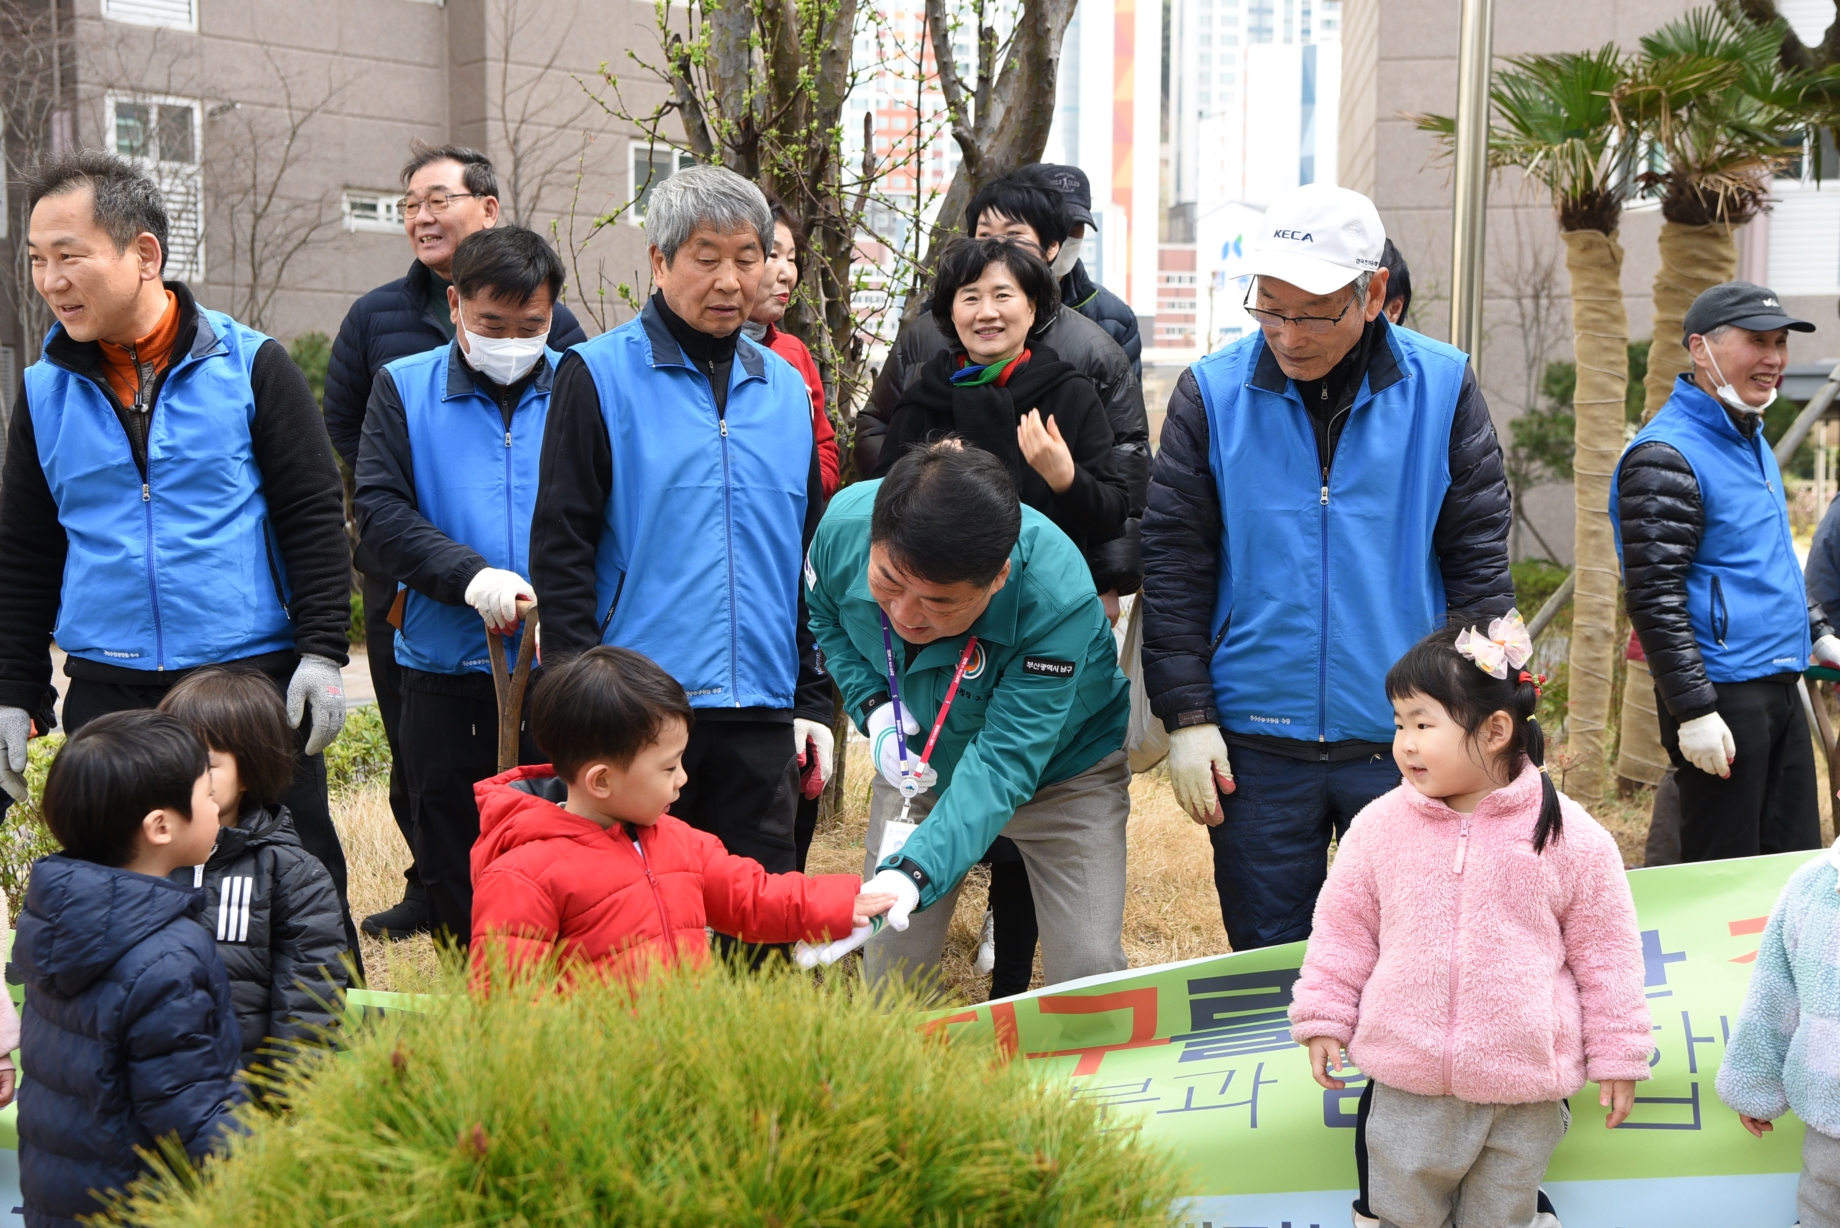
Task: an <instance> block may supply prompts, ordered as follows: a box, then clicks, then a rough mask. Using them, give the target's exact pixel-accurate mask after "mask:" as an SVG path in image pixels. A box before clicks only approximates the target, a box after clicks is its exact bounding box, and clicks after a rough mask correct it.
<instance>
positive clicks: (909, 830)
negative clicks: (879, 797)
mask: <svg viewBox="0 0 1840 1228" xmlns="http://www.w3.org/2000/svg"><path fill="white" fill-rule="evenodd" d="M917 826H919V824H917V823H903V822H901V821H900V820H899V819H890V820H888V822H886V823H884V824H882V847H881V850H880V851H879V852H877V853H876V855H875V859H876V861H877V862H883V861H887V860H888V859H889V858H890V857H893V856H894V855H895V854H896V853H898V852H900V851H901V850H902V849H903V848H905V847H906V845H907V838H908V837H909V836H911V835H913V834H914V828H915V827H917Z"/></svg>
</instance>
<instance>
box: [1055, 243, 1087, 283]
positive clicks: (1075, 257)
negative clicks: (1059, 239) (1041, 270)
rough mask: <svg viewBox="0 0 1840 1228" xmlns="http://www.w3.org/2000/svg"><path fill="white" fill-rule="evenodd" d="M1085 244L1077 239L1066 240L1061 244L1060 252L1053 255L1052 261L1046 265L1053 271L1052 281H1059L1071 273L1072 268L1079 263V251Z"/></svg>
mask: <svg viewBox="0 0 1840 1228" xmlns="http://www.w3.org/2000/svg"><path fill="white" fill-rule="evenodd" d="M1085 246H1086V244H1085V243H1084V242H1082V241H1081V240H1079V239H1068V240H1067V241H1066V242H1065V243H1063V244H1061V250H1060V251H1058V252H1055V253H1054V260H1053V262H1052V263H1051V264H1049V265H1048V267H1049V268H1051V269H1053V270H1054V279H1055V280H1056V281H1059V280H1060V279H1061V278H1063V277H1065V276H1067V274H1069V273H1071V272H1073V266H1074V265H1076V264H1078V263H1079V262H1080V249H1081V248H1083V247H1085Z"/></svg>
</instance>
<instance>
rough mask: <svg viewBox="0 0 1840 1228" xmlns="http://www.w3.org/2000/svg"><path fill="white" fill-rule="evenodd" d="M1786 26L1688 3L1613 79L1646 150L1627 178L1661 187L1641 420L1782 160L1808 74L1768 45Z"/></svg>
mask: <svg viewBox="0 0 1840 1228" xmlns="http://www.w3.org/2000/svg"><path fill="white" fill-rule="evenodd" d="M1786 29H1787V27H1786V26H1785V25H1784V24H1783V23H1782V22H1781V21H1780V20H1779V21H1776V22H1772V23H1770V24H1768V25H1753V24H1751V23H1749V22H1741V21H1734V20H1733V19H1732V18H1731V17H1729V16H1727V15H1726V13H1725V12H1724V11H1723V10H1720V9H1716V8H1703V9H1695V10H1693V11H1692V12H1690V13H1688V14H1686V16H1684V17H1681V18H1679V19H1678V20H1675V21H1671V22H1669V23H1668V24H1667V25H1665V26H1662V27H1661V28H1660V29H1659V30H1656V31H1655V32H1654V33H1653V34H1650V35H1648V36H1647V37H1645V38H1644V39H1643V40H1642V53H1641V55H1640V56H1639V57H1638V58H1637V60H1636V63H1635V65H1634V67H1633V70H1632V72H1631V74H1630V76H1629V79H1628V80H1626V81H1624V82H1623V83H1622V84H1621V85H1620V86H1619V87H1618V88H1617V90H1616V94H1615V96H1614V99H1613V101H1614V103H1615V105H1616V109H1617V114H1618V120H1619V122H1620V124H1621V126H1622V131H1623V139H1624V140H1626V141H1629V142H1631V143H1640V144H1642V145H1644V146H1645V147H1646V149H1647V150H1648V151H1649V156H1650V159H1651V162H1652V165H1651V166H1650V168H1649V169H1647V170H1645V171H1643V172H1642V173H1641V174H1640V175H1639V176H1638V182H1639V183H1640V184H1641V187H1642V189H1643V190H1644V191H1646V192H1647V193H1649V194H1651V195H1655V196H1659V197H1660V198H1661V217H1662V223H1661V242H1660V255H1661V266H1660V269H1659V270H1658V271H1657V272H1656V274H1655V324H1654V327H1655V333H1654V336H1655V341H1656V344H1655V346H1654V348H1653V349H1652V350H1651V351H1650V353H1649V360H1648V376H1647V378H1646V380H1645V381H1644V383H1645V391H1646V396H1645V397H1644V411H1643V418H1644V420H1646V419H1648V418H1652V417H1654V415H1655V413H1656V411H1658V410H1659V409H1660V408H1661V406H1662V405H1663V404H1664V403H1666V401H1667V399H1668V397H1669V396H1671V395H1673V391H1674V380H1675V377H1676V376H1678V375H1680V374H1681V373H1683V372H1685V371H1687V370H1689V369H1690V368H1691V363H1690V362H1689V361H1688V359H1687V352H1686V348H1685V347H1684V346H1681V345H1679V344H1677V339H1678V338H1679V336H1680V324H1681V320H1682V319H1683V318H1684V317H1685V315H1686V313H1687V308H1688V307H1691V306H1692V305H1693V300H1694V299H1695V298H1697V297H1698V296H1699V295H1700V294H1701V292H1703V291H1705V290H1707V289H1710V288H1711V287H1713V286H1716V285H1718V284H1719V283H1721V282H1726V281H1730V280H1731V279H1732V278H1733V277H1735V276H1737V271H1738V249H1737V245H1736V243H1734V242H1733V239H1732V232H1733V231H1734V230H1736V229H1737V228H1738V227H1739V226H1742V225H1744V224H1745V223H1746V222H1748V221H1750V220H1751V219H1752V218H1754V217H1756V216H1757V214H1758V213H1760V212H1762V210H1763V208H1764V206H1765V205H1766V204H1767V203H1768V202H1769V196H1770V181H1771V179H1772V178H1773V177H1774V176H1775V174H1776V172H1777V171H1778V170H1779V169H1780V168H1781V167H1782V166H1783V164H1784V163H1785V162H1786V161H1787V160H1788V159H1787V156H1786V155H1787V149H1786V148H1785V146H1784V143H1783V142H1784V137H1785V136H1786V135H1787V134H1789V133H1790V132H1791V131H1793V130H1794V129H1796V128H1799V127H1800V126H1801V123H1802V121H1801V120H1800V118H1799V117H1798V114H1797V111H1798V109H1799V105H1800V103H1801V101H1802V94H1803V92H1804V91H1805V89H1806V88H1807V83H1805V82H1803V81H1800V80H1798V79H1797V78H1796V77H1792V76H1791V75H1790V74H1789V73H1787V72H1786V71H1785V70H1784V69H1783V67H1782V64H1781V61H1780V60H1778V59H1777V55H1776V52H1777V49H1778V48H1779V47H1780V46H1781V45H1782V41H1783V35H1784V32H1785V30H1786Z"/></svg>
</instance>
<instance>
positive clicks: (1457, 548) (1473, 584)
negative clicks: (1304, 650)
mask: <svg viewBox="0 0 1840 1228" xmlns="http://www.w3.org/2000/svg"><path fill="white" fill-rule="evenodd" d="M1389 327H1390V326H1389V325H1388V324H1387V323H1386V319H1385V317H1384V316H1382V317H1379V318H1377V319H1375V320H1374V321H1373V322H1372V323H1370V324H1369V325H1368V326H1367V330H1366V332H1365V333H1364V334H1363V336H1362V339H1361V341H1360V342H1359V343H1358V344H1357V346H1356V348H1355V351H1354V352H1353V353H1354V354H1355V355H1357V356H1358V359H1357V362H1356V363H1355V364H1353V365H1351V366H1347V367H1346V368H1345V369H1344V368H1342V367H1338V368H1337V370H1336V371H1335V372H1333V373H1332V378H1331V379H1330V380H1329V381H1328V387H1329V390H1330V396H1329V398H1328V401H1329V403H1330V404H1332V405H1333V404H1338V403H1339V404H1342V405H1343V406H1346V405H1347V404H1348V403H1350V402H1352V400H1353V398H1354V396H1355V395H1356V393H1358V391H1359V389H1360V387H1361V383H1362V381H1363V380H1366V381H1367V384H1368V387H1369V388H1370V389H1371V390H1373V391H1375V392H1378V391H1379V390H1380V389H1382V388H1385V387H1388V386H1390V385H1391V384H1393V383H1396V382H1397V381H1398V380H1400V379H1401V378H1403V376H1402V374H1401V372H1400V370H1399V366H1398V364H1397V362H1396V361H1395V360H1394V358H1393V351H1392V347H1391V346H1389V345H1388V344H1387V342H1386V333H1387V330H1388V328H1389ZM1252 382H1253V383H1254V384H1255V385H1257V386H1259V387H1262V388H1276V389H1280V390H1281V389H1283V388H1284V387H1285V386H1286V384H1287V383H1288V382H1289V378H1288V377H1287V376H1286V375H1285V374H1284V373H1283V371H1282V370H1281V369H1280V368H1279V367H1278V364H1277V360H1276V358H1275V357H1273V355H1272V353H1271V350H1270V349H1269V348H1267V349H1266V350H1265V352H1264V354H1263V356H1262V357H1261V358H1260V360H1259V363H1258V366H1257V367H1256V368H1255V369H1254V372H1253V381H1252ZM1322 386H1323V381H1313V382H1312V383H1311V384H1310V386H1309V387H1308V388H1306V389H1304V390H1303V391H1315V392H1316V393H1317V394H1318V395H1317V398H1316V399H1318V400H1321V397H1320V392H1321V390H1322ZM1311 416H1312V418H1313V419H1316V425H1317V428H1318V432H1317V438H1318V448H1319V449H1320V450H1321V459H1322V461H1323V463H1324V464H1325V465H1327V464H1328V463H1329V462H1330V461H1331V460H1332V459H1333V458H1334V449H1335V446H1336V444H1337V443H1338V442H1339V439H1340V432H1339V430H1337V429H1333V415H1331V416H1330V418H1329V419H1328V420H1323V419H1322V418H1321V417H1320V416H1319V415H1317V414H1312V415H1311ZM1343 420H1344V421H1345V417H1344V419H1343ZM1449 463H1450V487H1449V489H1448V490H1447V491H1445V494H1444V502H1443V505H1442V506H1441V507H1440V508H1439V509H1438V518H1437V524H1436V525H1435V526H1434V527H1433V529H1432V539H1431V540H1432V550H1433V551H1434V552H1435V553H1436V555H1437V561H1438V571H1439V573H1440V574H1441V575H1442V576H1443V580H1444V604H1445V608H1446V610H1447V611H1448V616H1449V618H1450V620H1451V621H1452V622H1453V623H1454V622H1461V623H1464V624H1469V623H1481V624H1485V625H1486V622H1487V620H1488V619H1489V618H1491V617H1494V616H1496V615H1500V614H1505V613H1506V612H1507V611H1508V610H1510V609H1512V608H1513V606H1514V579H1513V576H1512V575H1511V573H1510V572H1509V570H1508V525H1509V520H1510V517H1511V509H1512V503H1511V499H1510V495H1509V492H1508V481H1507V477H1506V474H1505V472H1504V469H1503V463H1502V456H1501V444H1500V442H1499V441H1498V440H1497V439H1496V437H1495V426H1494V424H1493V423H1492V422H1491V421H1490V420H1489V407H1488V404H1487V403H1486V402H1485V401H1484V400H1483V398H1482V389H1481V388H1480V387H1479V386H1478V385H1477V383H1476V374H1475V371H1474V370H1473V369H1466V370H1465V371H1464V373H1463V384H1462V387H1461V388H1460V389H1459V390H1458V392H1457V404H1456V408H1455V412H1454V414H1453V416H1452V418H1451V423H1450V462H1449ZM1223 531H1224V526H1223V524H1222V522H1221V515H1220V499H1219V494H1218V491H1217V488H1216V487H1215V484H1214V472H1213V468H1212V466H1211V465H1210V463H1209V460H1208V419H1207V410H1206V408H1205V407H1204V406H1203V405H1202V402H1201V389H1200V387H1199V386H1198V385H1197V384H1196V382H1195V373H1194V371H1193V369H1190V370H1187V371H1184V372H1183V373H1182V377H1181V378H1180V379H1179V380H1177V381H1176V388H1175V392H1174V393H1173V394H1172V395H1171V396H1170V398H1169V415H1168V417H1167V418H1166V419H1165V420H1164V422H1163V437H1162V445H1161V447H1160V448H1159V449H1158V450H1157V454H1156V464H1155V466H1154V468H1153V469H1152V470H1151V474H1150V502H1149V507H1148V509H1147V510H1146V511H1145V512H1144V568H1145V583H1144V593H1145V598H1146V600H1145V604H1144V685H1145V687H1146V689H1147V691H1148V692H1149V698H1150V706H1151V710H1152V711H1154V712H1155V713H1156V714H1157V716H1159V717H1161V718H1163V722H1164V724H1165V725H1166V726H1168V727H1169V728H1170V729H1177V728H1180V727H1182V726H1184V725H1193V724H1201V723H1204V722H1206V723H1217V722H1218V720H1219V714H1218V712H1217V711H1216V710H1215V708H1214V684H1213V681H1212V677H1211V675H1210V673H1209V663H1210V661H1211V659H1212V657H1213V644H1212V643H1211V638H1212V636H1211V633H1212V625H1213V617H1214V590H1215V579H1216V576H1217V575H1218V573H1219V566H1220V536H1221V533H1222V532H1223ZM1253 532H1254V533H1256V532H1257V526H1256V525H1255V526H1253ZM1388 664H1390V662H1377V663H1376V668H1378V669H1381V670H1385V668H1386V666H1387V665H1388ZM1229 740H1230V741H1233V742H1240V743H1246V744H1251V745H1257V746H1261V747H1265V748H1268V749H1272V750H1277V751H1280V752H1283V753H1307V755H1308V757H1309V758H1312V759H1316V758H1329V759H1333V758H1336V757H1338V748H1336V747H1334V746H1330V747H1322V746H1319V745H1318V744H1316V743H1313V742H1307V743H1300V742H1297V741H1296V740H1295V739H1291V738H1268V739H1250V738H1244V737H1240V736H1238V735H1233V736H1231V737H1230V738H1229ZM1345 749H1346V750H1347V751H1348V753H1349V755H1353V754H1355V753H1365V752H1366V751H1367V750H1368V749H1369V748H1368V745H1367V744H1365V743H1362V744H1349V746H1348V747H1346V748H1345ZM1341 757H1347V756H1341Z"/></svg>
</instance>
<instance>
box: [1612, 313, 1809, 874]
mask: <svg viewBox="0 0 1840 1228" xmlns="http://www.w3.org/2000/svg"><path fill="white" fill-rule="evenodd" d="M1682 325H1683V331H1684V334H1685V342H1684V344H1685V345H1686V347H1687V352H1688V354H1690V355H1691V356H1692V359H1693V370H1692V372H1691V373H1690V374H1683V375H1681V376H1680V378H1679V380H1678V381H1677V382H1676V383H1675V385H1674V394H1673V395H1672V396H1670V397H1669V398H1668V400H1667V404H1665V405H1663V406H1662V407H1661V410H1660V412H1659V413H1657V414H1656V415H1655V416H1654V418H1653V419H1652V420H1651V421H1650V422H1649V424H1648V425H1647V426H1645V427H1643V428H1642V431H1641V433H1640V434H1638V435H1637V436H1636V437H1635V439H1634V440H1632V441H1631V442H1630V444H1629V447H1628V449H1627V450H1626V451H1625V452H1624V453H1623V458H1622V460H1621V461H1619V462H1618V463H1617V471H1616V481H1615V482H1614V483H1613V484H1612V485H1611V488H1610V521H1611V524H1612V525H1613V526H1615V529H1616V545H1617V552H1618V555H1619V557H1620V558H1621V559H1622V563H1623V587H1624V591H1625V592H1626V593H1627V595H1628V604H1629V621H1630V623H1631V624H1633V625H1634V627H1635V630H1636V636H1637V638H1638V639H1640V640H1641V641H1642V651H1643V653H1644V654H1645V655H1647V657H1648V667H1649V670H1650V672H1651V673H1653V674H1654V676H1655V699H1656V704H1655V709H1656V714H1657V715H1658V716H1659V717H1660V720H1661V744H1662V745H1663V746H1665V747H1666V748H1667V752H1668V757H1669V758H1670V759H1672V760H1673V762H1674V769H1675V771H1674V781H1675V785H1676V787H1677V788H1678V789H1679V790H1680V855H1681V860H1683V861H1711V860H1714V859H1717V858H1723V857H1754V856H1756V855H1757V854H1759V853H1787V852H1795V851H1799V850H1802V849H1818V848H1820V847H1821V815H1820V809H1819V805H1818V802H1817V799H1816V794H1815V789H1816V786H1815V773H1814V751H1813V750H1812V748H1811V746H1810V744H1809V737H1808V722H1807V719H1806V717H1805V716H1804V715H1803V712H1802V696H1801V694H1800V692H1799V690H1798V684H1799V683H1800V681H1801V676H1802V670H1803V669H1804V668H1806V667H1807V665H1808V662H1809V658H1810V657H1811V656H1812V657H1813V658H1814V659H1815V660H1817V661H1818V662H1820V663H1821V664H1823V665H1834V664H1840V639H1836V638H1834V634H1833V631H1832V629H1831V628H1830V627H1829V626H1828V625H1827V620H1826V616H1825V615H1824V614H1823V613H1822V611H1821V609H1820V607H1819V606H1817V605H1815V604H1814V603H1813V602H1811V601H1810V600H1809V599H1808V595H1807V591H1806V590H1805V589H1804V588H1803V584H1802V569H1801V566H1800V564H1799V563H1798V562H1797V560H1796V556H1795V543H1794V542H1793V541H1792V540H1790V537H1789V508H1788V505H1787V503H1786V502H1785V501H1784V499H1783V484H1782V475H1781V473H1779V472H1778V471H1777V468H1776V457H1775V455H1774V454H1773V453H1772V452H1771V451H1770V445H1769V442H1768V441H1767V440H1766V439H1764V437H1763V411H1764V410H1765V409H1767V408H1768V407H1769V406H1770V403H1771V402H1773V401H1774V400H1775V399H1776V385H1777V384H1778V383H1779V382H1781V380H1782V374H1783V370H1784V368H1785V367H1786V366H1787V365H1788V361H1789V333H1790V332H1791V331H1795V332H1810V333H1811V332H1813V331H1814V325H1812V324H1810V323H1808V322H1807V321H1806V320H1798V319H1796V318H1795V317H1793V316H1791V315H1789V314H1788V313H1787V312H1785V311H1784V310H1783V309H1782V302H1781V300H1780V299H1778V298H1777V297H1776V295H1775V293H1773V292H1772V291H1770V290H1768V289H1766V288H1765V287H1763V286H1758V285H1753V284H1751V283H1750V282H1746V281H1732V282H1726V283H1725V284H1724V285H1720V286H1714V287H1712V288H1711V289H1710V290H1707V291H1706V292H1705V293H1703V294H1701V295H1700V296H1699V297H1698V298H1697V299H1695V300H1694V301H1693V306H1692V307H1690V308H1688V309H1687V314H1686V318H1685V319H1684V320H1683V321H1682Z"/></svg>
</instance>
